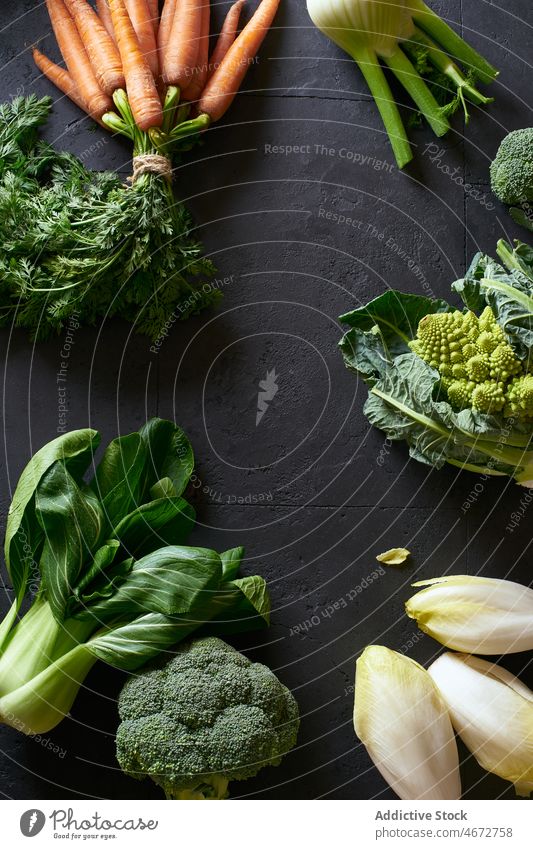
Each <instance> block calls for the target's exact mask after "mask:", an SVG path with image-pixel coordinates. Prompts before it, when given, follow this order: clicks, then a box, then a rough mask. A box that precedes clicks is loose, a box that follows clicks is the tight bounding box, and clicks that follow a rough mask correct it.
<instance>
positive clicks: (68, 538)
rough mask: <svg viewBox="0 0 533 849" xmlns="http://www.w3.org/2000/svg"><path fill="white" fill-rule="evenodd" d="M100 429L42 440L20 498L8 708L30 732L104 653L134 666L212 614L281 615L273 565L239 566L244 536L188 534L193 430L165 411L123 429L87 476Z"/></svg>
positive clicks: (61, 705)
mask: <svg viewBox="0 0 533 849" xmlns="http://www.w3.org/2000/svg"><path fill="white" fill-rule="evenodd" d="M98 442H99V434H98V432H97V431H95V430H90V429H86V430H78V431H74V432H72V433H67V434H65V435H62V436H60V437H58V438H57V439H55V440H53V441H52V442H50V443H48V444H47V445H45V446H44V447H43V448H41V450H40V451H38V452H37V453H36V454H35V456H34V457H33V458H32V459H31V461H30V462H29V464H28V466H27V467H26V468H25V469H24V471H23V472H22V475H21V477H20V480H19V483H18V486H17V489H16V491H15V494H14V496H13V501H12V504H11V507H10V510H9V516H8V521H7V528H6V538H5V559H6V565H7V570H8V575H9V578H10V580H11V583H12V587H13V592H14V601H13V604H12V607H11V609H10V611H9V613H8V614H7V616H6V618H5V620H4V622H3V623H2V625H0V721H1V722H3V723H5V724H7V725H10V726H12V727H14V728H17V729H18V730H19V731H22V732H24V733H26V734H35V733H43V732H46V731H49V730H50V729H51V728H53V727H54V726H55V725H57V724H58V723H59V722H60V721H61V720H62V719H63V717H64V715H65V714H67V713H68V711H69V710H70V708H71V706H72V704H73V702H74V699H75V697H76V695H77V692H78V690H79V688H80V686H81V684H82V683H83V680H84V678H85V676H86V675H87V673H88V672H89V670H90V669H91V667H92V666H93V665H94V663H95V662H96V661H97V660H103V661H105V662H106V663H108V664H110V665H111V666H114V667H117V668H118V669H123V670H134V669H137V668H139V667H141V666H143V665H144V664H145V663H146V662H147V661H149V660H151V659H152V658H155V657H156V656H157V655H158V654H159V653H160V652H162V651H166V650H168V649H170V647H171V646H173V645H174V644H175V643H178V642H179V641H180V640H182V639H183V638H184V637H187V636H188V635H190V634H191V633H192V632H193V631H196V630H197V629H199V628H202V626H205V627H207V626H208V624H209V627H210V629H211V631H210V632H212V633H215V634H224V633H228V632H231V631H238V630H243V629H250V628H253V627H259V626H261V625H264V624H265V623H267V622H268V618H269V599H268V593H267V590H266V586H265V582H264V581H263V579H262V578H260V577H257V576H252V577H245V578H239V577H237V575H238V570H239V564H240V561H241V559H242V556H243V550H242V549H241V548H237V549H232V550H230V551H227V552H224V553H222V554H217V552H215V551H212V550H210V549H204V548H192V547H188V546H186V545H185V541H186V539H187V537H188V534H189V532H190V531H191V529H192V527H193V525H194V519H195V514H194V510H193V508H192V507H191V505H190V504H188V502H187V501H186V500H185V498H184V497H183V491H184V490H185V487H186V486H187V483H188V481H189V478H190V476H191V474H192V471H193V466H194V458H193V453H192V449H191V446H190V444H189V442H188V440H187V438H186V436H185V434H184V433H183V431H182V430H181V429H180V428H179V427H177V426H176V425H174V424H173V423H172V422H169V421H164V420H162V419H152V420H151V421H149V422H148V423H147V424H146V425H144V426H143V427H142V428H141V429H140V430H139V431H138V432H136V433H131V434H129V435H127V436H122V437H119V438H117V439H115V440H113V441H112V442H111V443H110V444H109V445H108V446H107V448H106V450H105V452H104V454H103V456H102V458H101V460H100V462H99V463H98V465H97V466H96V468H95V470H94V475H93V477H92V479H91V480H90V481H89V482H86V480H85V475H86V473H87V472H88V471H89V470H90V469H91V468H92V466H93V462H94V453H95V450H96V448H97V446H98ZM34 590H36V592H35V593H34V596H33V598H32V597H31V595H32V592H33V591H34ZM27 600H29V601H30V606H29V609H28V610H27V612H25V614H24V615H23V616H20V609H21V605H22V604H23V602H25V601H27Z"/></svg>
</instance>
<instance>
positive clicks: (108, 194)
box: [0, 96, 220, 339]
mask: <svg viewBox="0 0 533 849" xmlns="http://www.w3.org/2000/svg"><path fill="white" fill-rule="evenodd" d="M50 104H51V101H50V99H49V98H43V99H42V100H37V99H36V98H35V97H34V96H30V97H28V98H16V99H15V100H13V102H11V103H6V104H3V105H1V106H0V324H3V325H11V324H13V323H14V324H15V325H17V326H20V327H26V328H28V329H29V330H30V331H31V334H32V336H33V337H35V338H38V339H40V338H43V337H46V336H48V335H50V333H53V332H57V331H58V330H59V329H60V328H61V326H62V324H63V322H65V321H66V320H67V319H68V318H69V317H70V316H71V315H72V314H76V316H77V319H78V320H79V321H82V322H85V323H88V324H94V323H95V322H97V321H100V320H102V318H107V317H111V316H114V315H120V316H121V317H122V318H125V319H127V320H128V321H130V322H132V323H133V324H134V325H135V329H136V330H137V331H138V332H141V333H145V334H147V335H149V336H150V337H152V338H154V339H155V338H157V337H158V336H159V335H160V334H161V333H162V332H163V331H164V329H165V326H166V323H167V322H168V320H169V318H171V317H174V318H187V317H188V316H189V315H191V314H192V313H197V312H199V311H201V310H202V309H204V308H205V307H208V306H210V305H212V304H215V303H216V302H217V300H218V299H219V297H220V293H219V292H218V290H216V288H213V287H210V286H209V285H205V280H206V278H208V277H209V276H211V275H212V273H213V270H214V269H213V265H212V263H211V262H210V261H209V260H207V259H205V258H203V257H202V255H201V246H200V245H199V243H198V242H197V241H196V240H195V239H194V237H193V235H192V233H193V230H192V224H191V220H190V217H189V214H188V212H187V211H186V209H185V207H184V206H183V204H181V203H179V202H178V201H177V200H176V198H175V197H174V195H173V192H172V187H171V185H170V183H169V182H168V180H166V179H164V178H162V177H161V176H159V175H155V174H150V173H146V174H142V175H141V176H140V177H139V178H138V179H137V180H136V182H135V184H134V185H133V186H131V187H127V186H125V185H124V184H123V183H122V182H121V181H120V179H119V177H118V176H117V175H115V174H111V173H104V172H102V173H97V172H92V171H89V170H87V169H86V168H85V167H84V165H83V163H82V162H81V161H80V160H78V159H76V157H74V156H72V155H70V154H68V153H60V152H57V151H55V150H54V149H53V148H52V147H50V146H49V145H47V144H44V143H43V142H42V141H39V139H38V128H39V127H40V126H41V125H42V124H43V123H44V122H45V120H46V117H47V115H48V112H49V110H50ZM120 106H121V109H122V110H123V112H124V113H125V114H126V113H127V111H128V110H129V106H128V105H127V101H125V102H121V104H120ZM123 117H124V115H123ZM134 142H135V145H136V147H135V150H134V154H138V153H145V152H147V153H149V152H154V151H152V147H150V149H146V150H145V149H144V148H146V146H147V144H148V142H150V140H149V138H148V136H147V135H146V134H137V136H136V137H135V139H134ZM150 145H151V142H150ZM178 153H179V151H178Z"/></svg>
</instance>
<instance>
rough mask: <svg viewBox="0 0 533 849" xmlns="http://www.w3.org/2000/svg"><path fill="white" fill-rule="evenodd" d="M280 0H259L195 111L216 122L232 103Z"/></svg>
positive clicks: (209, 81)
mask: <svg viewBox="0 0 533 849" xmlns="http://www.w3.org/2000/svg"><path fill="white" fill-rule="evenodd" d="M279 4H280V0H262V2H261V4H260V5H259V6H258V8H257V10H256V12H255V14H254V15H253V16H252V17H251V18H250V20H249V21H248V23H247V24H246V26H245V27H244V29H243V31H242V32H241V33H240V35H239V36H238V37H237V38H236V39H235V41H234V42H233V44H232V45H231V47H230V49H229V50H228V52H227V53H226V55H225V56H224V58H223V60H222V62H221V63H220V65H219V67H218V68H217V69H216V71H214V73H213V76H212V77H211V78H210V79H209V80H208V82H207V85H206V87H205V88H204V90H203V92H202V96H201V98H200V103H199V105H198V110H199V112H200V113H205V114H206V115H209V117H210V118H211V121H218V120H219V119H220V118H222V116H223V115H224V113H225V111H226V109H227V108H228V107H229V106H230V104H231V103H232V101H233V99H234V97H235V95H236V94H237V91H238V90H239V87H240V85H241V83H242V81H243V79H244V77H245V76H246V71H247V70H248V66H249V64H250V62H252V61H253V59H254V57H255V55H256V54H257V51H258V50H259V48H260V46H261V44H262V42H263V39H264V37H265V36H266V34H267V32H268V30H269V27H270V26H271V24H272V21H273V20H274V17H275V15H276V12H277V10H278V6H279Z"/></svg>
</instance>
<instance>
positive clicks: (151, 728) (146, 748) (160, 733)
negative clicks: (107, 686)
mask: <svg viewBox="0 0 533 849" xmlns="http://www.w3.org/2000/svg"><path fill="white" fill-rule="evenodd" d="M118 708H119V713H120V718H121V720H122V721H121V724H120V726H119V728H118V731H117V759H118V762H119V764H120V766H121V767H122V769H123V771H124V772H125V773H126V774H127V775H131V776H132V777H134V778H138V779H142V778H146V777H149V778H151V779H152V781H154V782H155V783H156V784H158V785H159V786H160V787H162V789H163V790H164V792H165V795H166V797H167V799H225V798H227V796H228V784H229V782H230V781H239V780H242V779H246V778H251V777H252V776H254V775H256V774H257V773H258V772H259V770H260V769H262V768H263V767H264V766H278V765H279V764H280V763H281V760H282V758H283V756H284V755H285V754H286V753H287V752H288V751H289V750H290V749H292V747H293V746H294V744H295V742H296V735H297V733H298V725H299V713H298V705H297V703H296V701H295V699H294V697H293V695H292V694H291V693H290V691H289V690H288V689H287V688H286V687H285V686H284V685H283V684H282V683H281V682H280V681H279V680H278V678H277V677H276V676H275V675H274V673H273V672H272V671H271V670H270V669H268V667H266V666H263V665H262V664H260V663H252V662H251V661H250V660H248V658H246V657H244V655H242V654H240V653H239V652H238V651H236V650H235V649H234V648H232V647H231V646H229V645H227V644H226V643H224V642H223V641H222V640H219V639H218V638H216V637H206V638H204V639H200V640H194V641H193V642H191V643H189V644H185V645H181V646H180V647H179V648H178V649H177V651H176V653H175V654H174V655H173V657H172V659H171V660H169V661H168V662H167V663H166V664H164V665H162V664H157V665H155V666H152V667H147V668H146V669H144V670H142V671H141V672H140V673H139V674H138V675H136V676H135V677H132V678H130V679H129V680H128V681H127V683H126V684H125V686H124V688H123V689H122V692H121V694H120V696H119V700H118Z"/></svg>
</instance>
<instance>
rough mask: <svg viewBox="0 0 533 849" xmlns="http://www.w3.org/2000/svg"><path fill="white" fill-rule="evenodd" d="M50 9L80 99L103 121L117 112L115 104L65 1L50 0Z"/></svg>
mask: <svg viewBox="0 0 533 849" xmlns="http://www.w3.org/2000/svg"><path fill="white" fill-rule="evenodd" d="M46 7H47V9H48V14H49V15H50V21H51V23H52V28H53V30H54V33H55V36H56V39H57V43H58V45H59V49H60V50H61V53H62V55H63V59H64V60H65V62H66V65H67V68H68V70H69V73H70V76H71V77H72V79H73V80H74V83H75V84H76V87H77V89H78V91H79V94H80V97H81V98H82V100H83V101H84V102H85V103H86V104H87V110H88V112H89V114H90V115H93V116H95V117H96V118H101V117H102V115H103V114H104V113H105V112H108V111H109V110H110V109H113V101H112V100H111V98H110V97H108V96H107V94H105V93H104V92H103V91H102V89H101V88H100V86H99V84H98V80H97V79H96V76H95V73H94V71H93V69H92V65H91V63H90V61H89V57H88V56H87V53H86V51H85V47H84V46H83V42H82V40H81V37H80V34H79V32H78V30H77V27H76V24H75V23H74V21H73V20H72V18H71V17H70V15H69V13H68V10H67V8H66V6H65V4H64V3H63V0H46Z"/></svg>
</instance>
